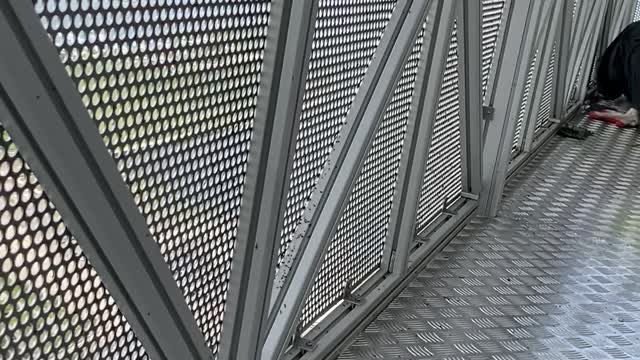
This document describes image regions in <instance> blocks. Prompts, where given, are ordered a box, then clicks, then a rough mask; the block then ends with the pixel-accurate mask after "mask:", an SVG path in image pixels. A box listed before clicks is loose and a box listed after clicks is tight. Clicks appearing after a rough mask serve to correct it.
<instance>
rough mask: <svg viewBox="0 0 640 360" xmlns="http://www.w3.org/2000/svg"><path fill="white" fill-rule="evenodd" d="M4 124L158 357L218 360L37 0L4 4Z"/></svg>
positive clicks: (0, 80) (0, 73) (0, 31)
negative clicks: (34, 3) (86, 104)
mask: <svg viewBox="0 0 640 360" xmlns="http://www.w3.org/2000/svg"><path fill="white" fill-rule="evenodd" d="M0 46H1V48H2V50H3V55H2V61H3V66H0V103H2V105H3V108H2V111H3V112H4V113H5V114H6V115H7V116H3V123H4V125H5V126H6V128H7V130H8V131H9V132H10V133H11V135H12V138H13V140H14V141H15V143H16V144H17V145H18V147H19V148H20V151H21V153H22V155H23V156H24V157H25V159H26V160H27V161H28V163H29V166H30V167H31V168H32V169H33V171H34V173H35V174H36V175H37V176H38V178H39V180H40V181H41V183H42V184H43V186H44V188H45V189H46V191H47V194H48V196H49V197H50V198H51V199H52V201H53V202H54V203H55V204H56V208H57V209H58V211H59V212H60V214H61V215H62V217H63V219H64V221H65V223H66V224H67V225H68V227H69V228H70V229H71V231H72V233H73V234H74V237H75V238H76V239H77V241H78V243H79V244H80V246H81V247H82V249H83V251H84V252H85V254H86V256H87V258H88V259H89V260H90V261H91V264H92V266H93V267H94V268H95V269H96V271H97V272H98V274H99V275H100V277H101V279H102V281H103V282H104V283H105V285H106V287H107V288H108V289H109V293H110V294H111V296H113V298H114V299H115V301H116V303H117V304H118V306H119V308H120V310H121V311H122V313H123V314H124V316H125V317H126V319H127V321H128V322H129V323H130V325H131V327H132V328H133V330H134V332H135V333H136V335H137V336H138V338H139V340H140V341H141V343H142V345H143V346H144V348H145V350H146V351H147V353H148V354H149V356H150V357H151V358H153V359H166V360H171V359H213V354H212V352H211V351H210V349H209V348H208V346H207V345H206V342H205V340H204V337H203V335H202V333H201V332H200V330H199V329H198V327H197V325H196V322H195V319H194V318H193V315H192V314H191V311H190V310H189V308H188V307H187V304H186V302H185V299H184V297H183V295H182V293H181V292H180V289H179V288H178V286H177V284H176V282H175V281H174V279H173V276H172V274H171V272H170V271H169V268H168V267H167V265H166V263H165V261H164V259H163V257H162V255H161V253H160V250H159V248H158V246H157V244H156V243H155V241H154V240H153V237H152V235H151V234H150V232H149V229H148V227H147V225H146V223H145V220H144V218H143V216H142V215H141V214H140V212H139V211H138V209H137V207H136V205H135V203H134V201H133V197H132V196H131V194H130V192H129V189H128V188H127V186H126V184H125V183H124V181H123V180H122V177H121V175H120V173H119V172H118V170H117V168H116V165H115V162H114V161H113V159H112V158H111V156H110V155H109V153H108V151H107V148H106V147H105V145H104V143H103V141H102V139H101V138H100V136H99V134H98V131H97V129H96V127H95V124H94V121H93V120H91V119H90V118H89V114H88V112H87V110H86V109H85V107H84V106H83V104H82V101H81V99H80V95H79V94H78V91H77V90H76V88H75V86H74V84H73V82H72V81H71V79H70V78H69V76H68V75H67V73H66V71H65V69H64V67H63V66H62V63H61V62H60V60H59V58H58V54H57V52H56V50H55V49H54V47H53V45H52V44H51V41H50V40H49V38H48V37H47V35H46V34H45V32H44V30H43V29H42V26H41V25H40V23H39V20H38V18H37V16H36V14H35V12H34V10H33V7H32V4H31V2H29V1H23V0H5V1H2V2H0Z"/></svg>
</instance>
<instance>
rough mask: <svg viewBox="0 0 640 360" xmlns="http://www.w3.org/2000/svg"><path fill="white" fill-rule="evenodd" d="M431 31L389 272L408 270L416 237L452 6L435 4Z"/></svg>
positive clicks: (394, 213)
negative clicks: (435, 8)
mask: <svg viewBox="0 0 640 360" xmlns="http://www.w3.org/2000/svg"><path fill="white" fill-rule="evenodd" d="M437 7H438V9H437V10H436V14H435V18H434V24H435V25H434V29H433V30H432V32H431V34H430V36H429V38H428V41H427V38H425V42H424V45H423V47H425V49H423V54H424V55H423V57H422V58H421V59H424V61H425V63H422V64H421V67H420V68H419V70H418V71H419V72H418V76H417V78H416V90H415V94H414V99H415V100H414V102H413V104H415V106H412V107H411V110H410V113H409V119H408V121H407V139H405V142H406V144H405V145H404V146H403V148H402V153H401V155H400V167H399V175H398V180H397V185H396V190H395V192H394V199H393V203H392V208H391V217H390V222H389V230H388V234H389V236H388V238H389V239H391V240H392V241H393V245H392V247H390V249H393V252H394V255H393V256H392V258H393V259H392V260H391V261H389V262H388V264H389V267H388V271H389V272H391V273H394V274H404V273H405V272H406V270H407V260H408V256H409V247H410V246H411V243H413V240H414V238H415V235H416V213H417V210H418V201H419V199H420V191H421V189H422V182H423V180H424V173H425V171H426V167H427V157H428V156H429V149H430V147H431V139H432V136H433V126H434V123H435V119H436V112H437V109H438V99H439V95H440V89H441V87H442V80H443V77H444V70H445V66H446V62H447V54H448V51H449V42H450V41H451V30H452V28H453V20H454V18H455V9H456V5H455V4H454V2H451V1H447V0H442V1H438V3H437Z"/></svg>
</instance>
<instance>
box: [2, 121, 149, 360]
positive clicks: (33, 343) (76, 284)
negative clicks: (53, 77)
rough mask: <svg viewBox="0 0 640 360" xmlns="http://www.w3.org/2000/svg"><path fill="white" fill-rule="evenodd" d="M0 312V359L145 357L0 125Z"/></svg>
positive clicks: (36, 180)
mask: <svg viewBox="0 0 640 360" xmlns="http://www.w3.org/2000/svg"><path fill="white" fill-rule="evenodd" d="M43 121H44V119H43ZM0 309H2V313H1V314H0V359H6V360H9V359H78V360H79V359H146V358H147V356H146V354H145V351H144V349H143V348H142V345H141V344H140V342H139V341H138V339H137V338H136V336H135V335H134V334H133V331H132V330H131V327H130V326H129V324H128V323H127V321H126V320H125V318H124V317H123V316H122V314H121V313H120V311H119V310H118V307H117V306H116V304H115V302H114V300H113V298H112V297H111V296H110V295H109V292H108V291H107V289H106V288H105V287H104V285H103V284H102V281H101V280H100V277H99V276H98V274H97V273H96V271H95V270H94V269H93V267H92V266H91V264H90V263H89V261H88V260H87V258H86V257H85V256H84V253H83V252H82V249H81V248H80V246H79V245H78V243H77V242H76V239H75V238H74V237H73V236H72V235H71V233H70V232H69V229H67V227H66V226H65V224H64V222H63V220H62V218H61V216H60V214H59V213H58V211H56V208H55V206H54V205H53V204H52V203H51V202H50V201H49V199H48V197H47V195H46V193H45V192H44V190H43V188H42V186H41V185H40V183H39V182H38V179H37V178H36V176H35V175H34V174H33V172H31V170H30V169H29V166H28V165H27V164H26V163H25V161H24V159H23V158H22V156H21V155H20V153H19V152H18V148H17V147H16V145H15V144H14V143H13V142H12V140H11V138H10V136H9V134H8V133H7V131H6V130H5V129H4V127H3V125H2V124H1V123H0Z"/></svg>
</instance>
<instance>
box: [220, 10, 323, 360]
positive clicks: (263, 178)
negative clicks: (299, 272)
mask: <svg viewBox="0 0 640 360" xmlns="http://www.w3.org/2000/svg"><path fill="white" fill-rule="evenodd" d="M317 3H318V2H317V1H313V0H302V1H300V0H296V1H294V0H273V1H272V2H271V13H270V25H269V29H268V32H267V42H266V47H265V55H264V63H263V71H262V80H261V82H260V86H261V88H260V91H259V96H258V103H257V106H256V119H255V122H254V126H253V134H252V140H251V149H250V154H249V160H248V165H247V174H246V180H245V188H244V191H243V197H242V205H241V209H240V219H239V224H238V237H237V240H236V250H235V256H234V259H233V267H232V269H233V270H232V273H231V279H230V284H229V293H228V300H227V308H226V310H225V317H224V323H223V328H224V332H223V333H222V341H221V345H220V346H221V350H220V358H222V359H255V358H259V356H260V352H261V347H262V340H263V338H264V336H265V333H266V329H267V323H268V317H269V309H270V299H271V290H272V285H273V280H274V274H275V267H276V263H277V256H278V248H279V245H280V230H281V229H282V222H283V218H284V212H285V208H286V199H287V189H288V187H289V179H290V178H291V177H290V176H289V175H288V174H290V172H291V168H292V163H293V162H292V157H293V153H294V147H295V139H296V138H297V132H298V126H297V119H299V118H300V111H301V104H302V96H303V90H304V84H305V81H306V77H307V71H308V63H309V57H310V53H311V51H310V49H311V42H312V37H313V30H314V25H315V17H316V13H317V9H318V4H317Z"/></svg>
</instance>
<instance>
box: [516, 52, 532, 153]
mask: <svg viewBox="0 0 640 360" xmlns="http://www.w3.org/2000/svg"><path fill="white" fill-rule="evenodd" d="M537 61H538V50H536V52H535V53H534V54H533V59H532V60H531V64H530V65H529V71H528V72H527V82H526V83H525V84H524V93H523V94H522V100H521V101H520V112H519V113H518V120H517V121H516V128H515V134H514V135H513V144H512V146H511V153H512V154H513V155H517V154H518V153H519V152H520V149H521V146H520V144H521V140H522V136H523V135H524V133H525V132H526V129H525V128H526V126H527V122H526V121H525V118H526V116H527V105H528V104H529V101H531V95H532V94H531V84H532V82H533V74H534V72H535V70H536V64H537Z"/></svg>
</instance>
